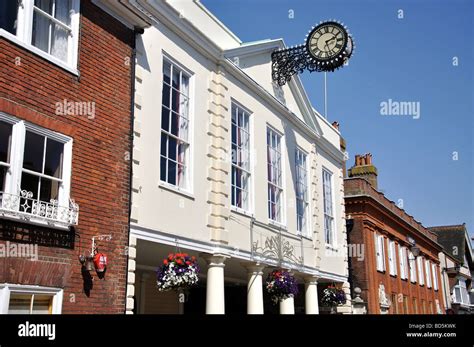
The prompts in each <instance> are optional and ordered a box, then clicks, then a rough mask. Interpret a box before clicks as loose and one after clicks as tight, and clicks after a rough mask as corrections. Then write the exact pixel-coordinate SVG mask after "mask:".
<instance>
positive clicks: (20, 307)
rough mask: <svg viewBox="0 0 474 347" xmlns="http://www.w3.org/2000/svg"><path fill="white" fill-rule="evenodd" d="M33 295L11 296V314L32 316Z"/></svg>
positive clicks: (9, 307)
mask: <svg viewBox="0 0 474 347" xmlns="http://www.w3.org/2000/svg"><path fill="white" fill-rule="evenodd" d="M30 310H31V295H25V294H13V293H11V294H10V304H9V306H8V313H9V314H30V312H31V311H30Z"/></svg>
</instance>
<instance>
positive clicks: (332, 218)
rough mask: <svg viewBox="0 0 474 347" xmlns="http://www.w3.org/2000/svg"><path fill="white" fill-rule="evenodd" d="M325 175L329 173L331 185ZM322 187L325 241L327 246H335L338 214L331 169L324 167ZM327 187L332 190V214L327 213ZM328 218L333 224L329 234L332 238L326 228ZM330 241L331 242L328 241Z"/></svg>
mask: <svg viewBox="0 0 474 347" xmlns="http://www.w3.org/2000/svg"><path fill="white" fill-rule="evenodd" d="M325 175H329V185H328V184H327V183H326V182H327V181H326V178H325V177H326V176H325ZM321 182H322V186H323V187H322V188H323V228H324V242H325V244H326V246H329V247H335V246H336V245H337V235H336V230H337V228H336V215H335V211H336V206H335V203H336V202H335V200H336V199H335V196H334V195H335V194H334V193H335V190H334V174H333V172H332V171H331V170H329V169H327V168H325V167H323V169H322V180H321ZM327 187H329V189H330V191H329V197H330V200H331V201H330V211H331V215H328V214H327V208H328V206H327V205H326V201H327V199H326V197H327V192H326V189H327ZM326 218H329V220H330V221H331V223H330V225H331V226H332V230H329V234H330V235H331V237H330V238H331V239H330V240H328V237H327V235H328V232H327V230H326ZM328 241H330V242H328Z"/></svg>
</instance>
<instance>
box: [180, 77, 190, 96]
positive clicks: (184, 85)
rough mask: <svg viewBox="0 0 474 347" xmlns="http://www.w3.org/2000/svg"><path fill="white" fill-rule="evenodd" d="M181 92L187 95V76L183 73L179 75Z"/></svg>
mask: <svg viewBox="0 0 474 347" xmlns="http://www.w3.org/2000/svg"><path fill="white" fill-rule="evenodd" d="M181 93H183V94H184V95H186V96H189V78H188V76H186V75H184V74H182V75H181Z"/></svg>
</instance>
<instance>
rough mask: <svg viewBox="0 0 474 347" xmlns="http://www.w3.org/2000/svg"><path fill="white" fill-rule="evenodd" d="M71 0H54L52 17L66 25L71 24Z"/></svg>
mask: <svg viewBox="0 0 474 347" xmlns="http://www.w3.org/2000/svg"><path fill="white" fill-rule="evenodd" d="M71 2H72V0H60V1H56V7H55V14H54V17H55V18H56V19H57V20H59V21H60V22H61V23H64V24H66V25H67V26H69V25H71V9H72V4H71Z"/></svg>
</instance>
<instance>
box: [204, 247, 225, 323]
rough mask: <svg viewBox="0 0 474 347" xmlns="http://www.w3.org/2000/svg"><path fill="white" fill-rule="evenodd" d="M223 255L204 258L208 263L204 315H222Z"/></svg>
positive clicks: (223, 309)
mask: <svg viewBox="0 0 474 347" xmlns="http://www.w3.org/2000/svg"><path fill="white" fill-rule="evenodd" d="M226 258H228V257H226V256H224V255H212V256H209V257H206V260H207V262H208V269H207V283H206V314H224V313H225V301H224V266H225V264H224V262H225V260H226Z"/></svg>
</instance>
